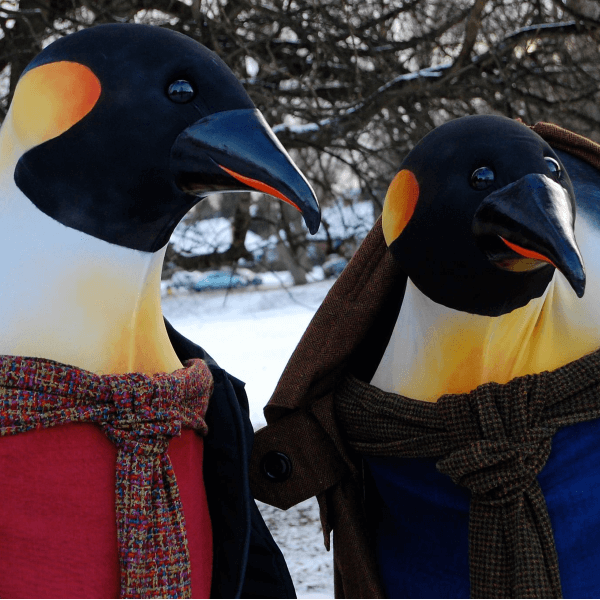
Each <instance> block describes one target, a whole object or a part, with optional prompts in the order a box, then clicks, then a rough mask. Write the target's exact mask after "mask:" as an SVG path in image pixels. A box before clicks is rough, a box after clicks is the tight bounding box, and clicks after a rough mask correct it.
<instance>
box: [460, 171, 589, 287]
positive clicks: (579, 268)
mask: <svg viewBox="0 0 600 600" xmlns="http://www.w3.org/2000/svg"><path fill="white" fill-rule="evenodd" d="M574 226H575V203H574V200H573V199H572V196H571V195H570V194H569V192H568V191H567V190H566V189H565V188H563V187H562V186H561V185H560V184H558V183H556V182H555V181H553V180H552V179H550V178H549V177H547V176H546V175H543V174H539V173H530V174H528V175H526V176H525V177H523V178H521V179H519V180H518V181H515V182H514V183H511V184H510V185H507V186H506V187H504V188H502V189H500V190H497V191H495V192H492V193H491V194H490V195H489V196H487V197H486V198H485V200H484V201H483V202H482V203H481V205H480V206H479V208H478V209H477V211H476V213H475V216H474V218H473V225H472V231H473V234H474V235H475V239H476V241H477V244H478V245H479V247H480V249H481V250H482V251H483V252H484V253H485V254H486V255H487V257H488V259H489V260H490V261H491V262H492V263H493V264H494V265H495V266H497V267H499V268H501V269H505V270H508V271H515V272H523V271H532V270H536V269H539V268H542V267H544V266H547V265H548V264H550V265H552V266H554V267H556V268H557V269H558V270H559V271H560V272H561V273H562V274H563V275H564V276H565V277H566V279H567V281H568V282H569V284H570V285H571V287H572V288H573V290H574V291H575V293H576V294H577V296H578V297H579V298H581V297H582V296H583V293H584V290H585V270H584V267H583V260H582V258H581V253H580V252H579V248H578V247H577V242H576V241H575V231H574Z"/></svg>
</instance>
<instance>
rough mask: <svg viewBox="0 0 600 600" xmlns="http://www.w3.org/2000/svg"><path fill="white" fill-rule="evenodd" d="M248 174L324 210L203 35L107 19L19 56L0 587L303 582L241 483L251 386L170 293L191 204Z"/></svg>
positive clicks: (4, 220)
mask: <svg viewBox="0 0 600 600" xmlns="http://www.w3.org/2000/svg"><path fill="white" fill-rule="evenodd" d="M248 190H255V191H256V190H257V191H261V192H265V193H267V194H270V195H272V196H274V197H276V198H278V199H280V200H282V201H284V202H288V203H289V204H292V205H293V206H295V207H296V208H298V209H299V210H301V211H302V212H303V214H304V218H305V220H306V223H307V225H308V227H309V229H310V230H311V231H313V232H314V231H315V230H316V228H317V227H318V224H319V219H320V215H319V208H318V204H317V201H316V199H315V196H314V193H313V191H312V189H311V187H310V185H309V184H308V182H307V181H306V179H305V178H304V176H303V175H302V174H301V173H300V171H299V170H298V169H297V167H296V166H295V165H294V163H293V162H292V160H291V158H290V157H289V155H288V154H287V153H286V151H285V150H284V149H283V147H282V146H281V144H280V143H279V142H278V140H277V139H276V137H275V136H274V134H273V133H272V131H271V130H270V128H269V126H268V125H267V124H266V122H265V120H264V118H263V117H262V115H261V114H260V112H259V111H258V110H257V109H256V108H255V107H254V105H253V103H252V101H251V100H250V98H249V97H248V95H247V94H246V92H245V91H244V89H243V87H242V86H241V84H240V83H239V82H238V81H237V80H236V78H235V77H234V75H233V74H232V73H231V71H230V70H229V69H228V68H227V66H226V65H225V64H224V63H223V62H222V61H221V60H220V59H219V58H218V57H217V56H216V55H215V54H214V53H212V52H210V51H209V50H207V49H206V48H204V47H203V46H202V45H200V44H198V43H196V42H195V41H193V40H191V39H190V38H187V37H186V36H183V35H181V34H178V33H175V32H172V31H169V30H167V29H161V28H158V27H150V26H143V25H133V24H118V25H101V26H97V27H92V28H90V29H87V30H83V31H80V32H78V33H75V34H72V35H69V36H66V37H64V38H61V39H59V40H57V41H56V42H54V43H52V44H51V45H49V46H48V47H47V48H46V49H45V50H44V51H43V52H42V53H40V54H39V55H38V56H37V58H35V59H34V60H33V61H32V62H31V63H30V65H29V66H28V67H27V68H26V69H25V71H24V73H23V74H22V76H21V79H20V81H19V83H18V85H17V87H16V90H15V95H14V99H13V102H12V104H11V107H10V110H9V112H8V114H7V116H6V119H5V121H4V123H3V125H2V129H1V131H0V229H1V234H0V240H1V241H0V245H1V246H2V252H1V257H2V258H1V259H0V279H1V280H2V290H3V291H2V293H0V313H1V314H2V316H3V318H2V323H3V327H2V332H1V333H0V355H2V360H3V368H2V372H3V376H2V377H1V378H0V379H1V381H0V389H1V390H2V398H3V400H0V402H3V404H0V436H1V437H0V479H1V483H0V505H2V517H1V519H0V540H1V543H0V548H1V550H0V596H7V597H57V598H60V597H118V596H119V595H124V596H129V595H138V597H140V596H143V597H153V596H154V597H164V596H166V595H170V596H173V597H179V596H181V597H186V596H188V597H189V596H193V597H208V596H209V595H210V597H240V596H245V597H293V596H294V590H293V585H292V582H291V579H290V577H289V573H288V571H287V567H286V565H285V563H284V561H283V558H282V555H281V553H280V552H279V550H278V548H277V547H276V545H275V543H274V541H273V540H272V538H271V536H270V534H269V532H268V530H267V528H266V526H265V524H264V522H263V521H262V518H261V517H260V514H259V513H258V510H257V508H256V505H255V503H254V501H253V499H252V497H251V495H250V492H249V488H248V467H247V461H248V458H249V452H250V448H251V444H252V435H253V433H252V427H251V425H250V422H249V418H248V404H247V398H246V395H245V392H244V389H243V384H242V383H241V382H240V381H238V380H237V379H236V378H235V377H233V376H231V375H229V374H228V373H226V372H225V371H224V370H222V369H221V368H220V367H219V366H218V365H217V364H216V363H215V362H214V361H213V360H212V359H211V358H210V356H209V355H208V354H207V353H206V352H205V351H204V350H203V349H202V348H200V347H199V346H197V345H195V344H194V343H193V342H191V341H190V340H187V339H185V338H184V337H183V336H181V335H180V334H179V333H177V332H176V331H175V330H174V329H173V328H172V327H171V326H170V324H169V323H167V322H165V321H164V319H163V317H162V314H161V308H160V274H161V267H162V263H163V258H164V254H165V250H166V246H167V242H168V240H169V237H170V235H171V233H172V231H173V229H174V228H175V226H176V225H177V224H178V222H179V221H180V219H181V218H182V217H183V215H184V214H185V213H186V212H187V211H188V210H189V209H190V208H191V207H192V206H194V204H195V203H197V202H198V201H199V200H200V199H202V198H203V197H205V196H206V195H208V194H210V193H213V192H228V191H248ZM199 318H201V315H199ZM232 343H235V342H234V341H232ZM190 361H191V362H190ZM184 400H185V402H184ZM132 432H133V433H132ZM115 463H116V465H117V471H116V474H115ZM140 465H141V466H140Z"/></svg>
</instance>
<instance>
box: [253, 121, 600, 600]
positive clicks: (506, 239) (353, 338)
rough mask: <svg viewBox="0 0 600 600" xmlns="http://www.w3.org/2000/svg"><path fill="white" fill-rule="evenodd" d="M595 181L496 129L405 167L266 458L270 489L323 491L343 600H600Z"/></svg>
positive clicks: (305, 349)
mask: <svg viewBox="0 0 600 600" xmlns="http://www.w3.org/2000/svg"><path fill="white" fill-rule="evenodd" d="M538 133H539V135H538ZM556 148H562V150H560V151H558V150H556ZM599 169H600V146H599V145H598V144H595V143H594V142H592V141H591V140H587V139H586V138H583V137H582V136H578V135H577V134H575V133H573V132H569V131H567V130H564V129H562V128H560V127H558V126H556V125H551V124H545V123H540V124H538V125H536V126H535V127H534V128H533V130H532V129H529V128H528V127H526V126H525V125H523V124H521V123H518V122H515V121H512V120H510V119H506V118H503V117H497V116H473V117H465V118H462V119H457V120H455V121H451V122H449V123H447V124H445V125H442V126H440V127H438V128H437V129H435V130H434V131H432V132H431V133H430V134H428V135H427V136H426V137H425V138H424V139H423V140H421V142H419V143H418V144H417V145H416V146H415V147H414V149H413V150H412V151H411V152H410V153H409V154H408V155H407V157H406V158H405V159H404V161H403V162H402V164H401V165H400V168H399V173H398V174H397V175H396V177H395V178H394V180H393V181H392V183H391V185H390V187H389V190H388V193H387V196H386V201H385V204H384V209H383V215H382V218H381V220H379V221H378V222H377V223H376V224H375V226H374V227H373V229H372V230H371V232H370V233H369V235H368V236H367V238H366V239H365V240H364V242H363V244H362V245H361V247H360V248H359V249H358V250H357V252H356V254H355V256H354V257H353V258H352V260H351V261H350V263H349V264H348V266H347V267H346V269H344V271H343V273H342V274H341V275H340V277H339V279H338V281H337V282H336V283H335V284H334V286H333V287H332V289H331V290H330V292H329V294H328V296H327V297H326V298H325V300H324V301H323V304H322V306H321V307H320V308H319V310H318V311H317V312H316V314H315V316H314V318H313V320H312V321H311V323H310V325H309V327H308V329H307V330H306V332H305V334H304V336H303V338H302V340H301V341H300V343H299V344H298V347H297V348H296V350H295V352H294V354H293V355H292V357H291V358H290V361H289V363H288V366H287V367H286V369H285V371H284V373H283V374H282V376H281V379H280V381H279V384H278V386H277V388H276V389H275V392H274V394H273V396H272V398H271V399H270V401H269V403H268V405H267V406H266V407H265V417H266V420H267V423H268V425H267V427H265V428H263V429H262V430H260V431H258V432H257V434H256V439H255V446H254V451H253V459H252V467H251V473H252V485H253V491H254V493H255V496H256V498H258V499H259V500H261V501H263V502H267V503H269V504H273V505H275V506H277V507H279V508H282V509H287V508H289V507H291V506H294V505H295V504H297V503H298V502H301V501H303V500H305V499H306V498H307V497H309V496H312V495H315V496H317V498H318V499H319V504H320V506H321V520H322V523H323V530H324V535H325V545H326V546H327V547H328V545H329V537H330V533H331V532H332V531H333V533H334V539H333V546H334V548H333V550H334V559H335V560H334V570H335V587H336V596H337V597H355V598H385V597H387V598H468V597H470V596H471V594H474V596H473V597H559V596H560V594H561V589H562V596H563V597H565V598H576V597H581V598H595V597H598V594H599V590H600V576H599V575H598V569H597V557H598V552H599V551H600V547H599V545H598V542H597V537H596V536H595V535H594V532H595V531H596V529H597V528H598V527H600V514H599V513H598V505H599V503H600V473H599V472H598V464H599V463H600V445H599V444H598V439H600V420H599V419H597V418H596V417H595V416H594V415H597V414H598V400H597V389H598V388H597V386H596V383H595V382H596V381H598V367H597V362H598V358H599V355H598V347H599V346H600V315H599V312H600V311H599V310H598V301H597V299H598V294H599V292H600V289H599V288H598V285H599V283H598V282H599V281H600V272H599V266H598V265H599V259H600V252H599V251H600V218H599V217H598V215H599V207H600V170H599ZM546 371H551V373H550V374H548V373H546ZM492 382H495V383H492ZM497 384H499V385H497ZM480 386H481V387H480ZM575 404H576V407H577V408H575V407H574V406H575ZM580 406H584V407H585V410H586V411H587V412H585V414H586V415H587V417H589V418H590V419H591V420H589V421H579V420H577V418H576V417H574V416H573V415H574V414H575V413H576V412H577V410H578V409H579V407H580ZM561 409H564V410H565V413H564V414H565V417H564V419H560V418H559V417H557V415H558V414H559V412H560V410H561ZM571 409H572V410H571ZM588 409H589V411H588ZM582 412H583V409H582ZM553 419H556V420H555V421H552V420H553ZM569 419H572V420H570V421H569ZM559 427H561V428H559ZM534 429H535V432H534ZM293 434H295V435H293ZM536 435H538V436H539V437H537V438H536ZM544 436H548V437H544ZM540 439H542V441H540ZM542 449H543V453H542V451H541V450H542ZM542 454H543V455H542ZM540 457H541V458H540ZM284 458H285V460H284ZM286 461H287V463H288V465H289V468H287V469H284V468H282V467H281V465H282V464H283V463H284V462H286ZM536 461H537V462H536ZM453 469H454V470H453ZM317 474H318V475H317ZM519 486H522V487H519ZM534 490H535V493H537V494H538V496H537V498H536V499H534V497H533V493H534ZM540 498H541V499H540ZM538 499H539V501H538ZM545 511H547V512H545ZM499 548H500V549H499ZM549 581H552V584H551V585H549V584H548V582H549ZM480 590H484V591H483V592H480ZM478 594H479V595H478ZM511 594H512V596H511Z"/></svg>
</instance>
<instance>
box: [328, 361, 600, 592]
mask: <svg viewBox="0 0 600 600" xmlns="http://www.w3.org/2000/svg"><path fill="white" fill-rule="evenodd" d="M336 414H337V417H338V418H339V420H340V423H341V427H342V430H343V431H344V433H345V434H346V436H347V437H346V439H347V441H348V443H349V444H350V446H351V447H352V448H353V449H354V450H356V451H357V452H359V453H361V454H364V455H371V456H402V457H437V458H439V460H438V462H437V468H438V470H439V471H440V472H442V473H445V474H446V475H449V476H450V477H451V478H452V480H453V481H454V482H455V483H456V484H458V485H461V486H465V487H467V488H468V489H469V490H470V491H471V493H472V497H471V508H470V517H469V564H470V571H471V597H473V598H560V597H561V585H560V577H559V570H558V558H557V555H556V549H555V546H554V535H553V532H552V527H551V524H550V518H549V516H548V510H547V508H546V502H545V499H544V496H543V494H542V491H541V489H540V486H539V484H538V481H537V477H536V476H537V474H538V473H539V472H540V471H541V470H542V468H543V467H544V465H545V463H546V460H547V458H548V455H549V454H550V446H551V440H552V437H553V435H554V434H555V433H556V431H557V430H558V429H559V428H561V427H565V426H567V425H573V424H575V423H580V422H583V421H590V420H592V419H597V418H598V417H600V351H597V352H595V353H593V354H590V355H588V356H585V357H583V358H581V359H579V360H577V361H575V362H572V363H570V364H568V365H565V366H563V367H561V368H559V369H557V370H555V371H552V372H544V373H540V374H538V375H527V376H525V377H518V378H515V379H513V380H512V381H510V382H509V383H506V384H503V385H500V384H497V383H487V384H484V385H482V386H480V387H478V388H477V389H475V390H473V391H472V392H470V393H468V394H453V395H446V396H442V397H441V398H440V399H439V400H438V402H436V403H430V402H421V401H416V400H411V399H409V398H405V397H403V396H399V395H396V394H391V393H386V392H383V391H381V390H379V389H378V388H375V387H373V386H371V385H369V384H366V383H364V382H361V381H359V380H358V379H356V378H355V377H352V376H347V377H346V379H345V380H344V381H343V382H342V384H341V386H340V388H339V390H338V391H337V392H336Z"/></svg>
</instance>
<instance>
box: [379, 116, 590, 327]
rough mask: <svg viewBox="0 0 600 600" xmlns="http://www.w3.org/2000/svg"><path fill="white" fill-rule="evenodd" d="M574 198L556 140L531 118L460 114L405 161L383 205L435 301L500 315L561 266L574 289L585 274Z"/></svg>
mask: <svg viewBox="0 0 600 600" xmlns="http://www.w3.org/2000/svg"><path fill="white" fill-rule="evenodd" d="M575 210H576V208H575V196H574V192H573V186H572V185H571V181H570V180H569V176H568V174H567V172H566V170H565V168H564V167H563V165H562V164H561V161H560V159H559V158H558V156H557V155H556V153H555V152H554V151H553V150H552V148H551V147H550V146H549V145H548V144H547V143H546V142H545V141H544V140H543V139H542V138H541V137H540V136H538V135H537V134H536V133H534V132H532V131H531V130H530V129H529V128H528V127H526V126H525V125H523V124H521V123H518V122H516V121H513V120H511V119H508V118H506V117H498V116H487V115H486V116H483V115H481V116H471V117H463V118H460V119H456V120H455V121H451V122H449V123H446V124H444V125H442V126H440V127H438V128H437V129H435V130H434V131H432V132H431V133H430V134H428V135H427V136H425V138H423V139H422V140H421V142H419V144H417V146H415V148H414V149H413V150H412V151H411V152H410V153H409V154H408V156H407V157H406V159H405V160H404V161H403V163H402V165H401V168H400V172H399V173H398V174H397V175H396V177H395V179H394V180H393V182H392V184H391V185H390V188H389V190H388V193H387V197H386V202H385V205H384V210H383V230H384V235H385V238H386V242H387V244H388V246H389V247H390V250H391V252H392V254H393V255H394V257H395V258H396V259H397V260H398V261H399V262H400V264H401V266H402V267H403V269H404V270H405V272H406V273H407V274H408V275H409V277H410V278H411V281H412V282H413V283H414V284H415V286H416V287H417V288H419V289H420V290H421V291H422V292H423V293H424V294H425V295H426V296H428V297H429V298H431V299H432V300H434V301H436V302H438V303H439V304H443V305H444V306H448V307H450V308H454V309H457V310H460V311H464V312H468V313H472V314H479V315H489V316H498V315H501V314H506V313H509V312H511V311H512V310H514V309H516V308H520V307H522V306H524V305H526V304H527V303H528V302H529V301H530V300H531V299H532V298H537V297H539V296H541V295H542V294H543V293H544V291H545V290H546V288H547V286H548V284H549V283H550V280H551V279H552V277H553V274H554V270H555V269H558V270H559V271H560V272H561V273H562V274H563V275H564V276H565V277H566V278H567V280H568V282H569V284H570V285H571V286H572V288H573V289H574V290H575V292H576V293H577V295H578V296H580V297H581V296H582V295H583V292H584V288H585V272H584V267H583V261H582V258H581V254H580V252H579V249H578V247H577V243H576V241H575V235H574V226H575Z"/></svg>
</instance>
